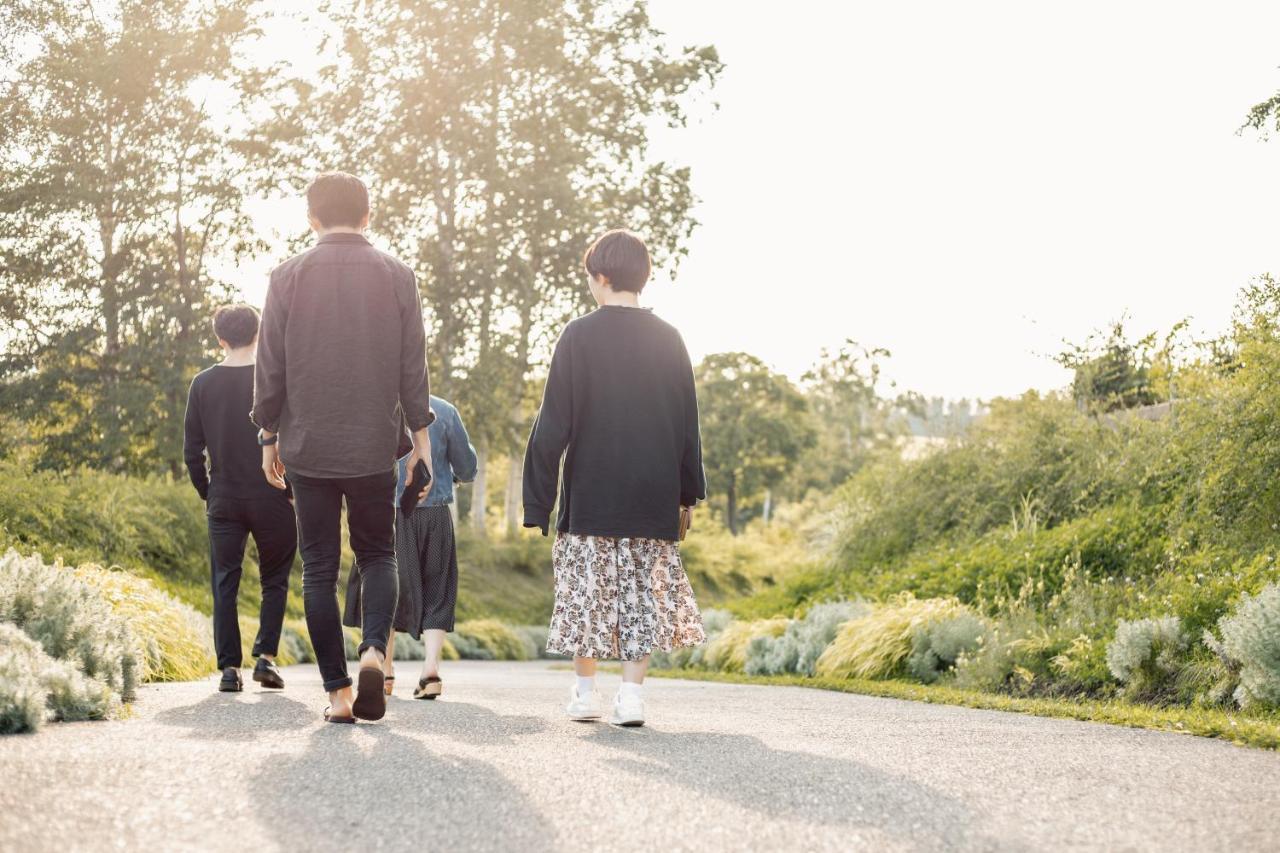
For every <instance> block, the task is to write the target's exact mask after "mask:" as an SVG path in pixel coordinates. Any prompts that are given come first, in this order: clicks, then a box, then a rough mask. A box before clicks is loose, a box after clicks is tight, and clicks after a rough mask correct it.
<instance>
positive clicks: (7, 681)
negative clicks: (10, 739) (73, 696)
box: [0, 622, 47, 734]
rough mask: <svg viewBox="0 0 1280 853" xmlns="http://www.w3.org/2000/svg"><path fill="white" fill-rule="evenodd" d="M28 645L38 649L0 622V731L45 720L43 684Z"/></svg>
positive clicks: (29, 728) (16, 629)
mask: <svg viewBox="0 0 1280 853" xmlns="http://www.w3.org/2000/svg"><path fill="white" fill-rule="evenodd" d="M32 646H34V647H35V650H36V651H40V646H39V644H38V643H36V642H35V641H34V640H32V639H30V638H29V637H28V636H27V635H26V634H24V633H23V632H22V629H20V628H19V627H18V626H16V625H12V624H8V623H4V622H0V734H14V733H17V732H32V731H35V730H36V729H38V728H40V725H41V724H42V723H43V722H44V720H45V716H46V711H45V703H44V687H43V686H42V685H41V684H40V676H39V672H38V670H37V667H36V665H35V663H34V662H33V660H32V655H31V654H30V648H31V647H32ZM46 657H47V656H46Z"/></svg>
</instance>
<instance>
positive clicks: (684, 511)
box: [680, 506, 693, 542]
mask: <svg viewBox="0 0 1280 853" xmlns="http://www.w3.org/2000/svg"><path fill="white" fill-rule="evenodd" d="M692 529H693V510H691V509H689V507H687V506H682V507H680V541H681V542H683V541H684V537H685V536H686V535H687V534H688V533H689V531H690V530H692Z"/></svg>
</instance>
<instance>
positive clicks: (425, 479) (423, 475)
mask: <svg viewBox="0 0 1280 853" xmlns="http://www.w3.org/2000/svg"><path fill="white" fill-rule="evenodd" d="M429 485H431V472H430V471H428V470H427V463H425V462H423V461H422V460H421V459H419V460H418V464H417V465H415V466H413V479H412V480H410V481H409V483H408V485H406V486H405V487H404V493H403V494H402V495H400V510H401V511H402V512H404V513H405V514H406V515H407V514H408V513H411V512H413V508H414V507H416V506H417V505H418V495H420V494H422V490H423V489H425V488H426V487H427V486H429Z"/></svg>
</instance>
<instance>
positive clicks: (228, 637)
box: [206, 492, 298, 669]
mask: <svg viewBox="0 0 1280 853" xmlns="http://www.w3.org/2000/svg"><path fill="white" fill-rule="evenodd" d="M206 510H207V512H208V514H209V564H210V568H211V570H212V579H213V646H214V649H215V650H216V651H217V654H218V668H219V669H226V668H227V667H229V666H236V667H238V666H240V665H241V664H242V663H243V662H244V661H243V659H242V654H241V649H240V614H239V612H238V611H237V609H236V598H237V596H239V594H240V574H241V566H242V564H243V562H244V546H245V543H246V542H248V540H249V537H250V536H252V537H253V542H254V544H255V545H257V546H258V568H259V573H260V575H261V577H262V608H261V610H260V611H259V613H258V636H257V637H256V638H255V639H254V641H253V655H254V657H257V656H258V655H274V654H276V652H277V651H278V650H279V648H280V629H281V627H282V625H283V623H284V605H285V599H286V598H287V597H288V595H289V570H290V569H292V568H293V557H294V555H295V554H296V553H297V551H298V528H297V526H296V524H295V521H294V517H293V507H292V506H291V505H290V504H289V501H288V499H287V498H285V496H284V493H283V492H282V493H281V494H280V496H279V497H267V498H231V497H218V496H216V495H211V496H210V497H209V503H208V505H207V507H206Z"/></svg>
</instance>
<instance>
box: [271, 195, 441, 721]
mask: <svg viewBox="0 0 1280 853" xmlns="http://www.w3.org/2000/svg"><path fill="white" fill-rule="evenodd" d="M307 213H308V217H309V220H310V223H311V227H312V229H313V230H314V231H315V232H316V234H317V235H318V236H319V239H318V240H317V242H316V244H315V245H314V246H313V247H312V248H310V249H308V250H307V251H305V252H303V253H302V254H300V255H296V256H294V257H292V258H290V259H289V260H287V261H285V262H284V263H282V264H281V265H280V266H278V267H276V268H275V269H274V270H272V272H271V283H270V286H269V287H268V289H267V299H266V305H265V307H264V308H263V312H262V327H261V331H260V332H259V336H258V353H257V367H256V372H255V374H254V393H253V412H252V416H253V421H254V423H256V424H257V425H258V426H259V427H260V428H261V430H260V432H259V439H258V440H259V443H261V444H262V445H263V448H262V467H263V472H264V474H265V475H266V477H267V480H268V482H270V483H271V484H272V485H274V486H276V487H277V488H280V489H283V488H284V487H285V481H284V474H285V471H286V469H287V471H288V476H289V482H290V483H291V484H292V486H293V493H294V499H295V504H296V510H297V515H298V534H299V536H298V538H299V548H300V550H301V552H302V590H303V603H304V606H305V609H306V615H307V630H308V632H309V633H310V634H311V642H312V645H313V646H315V651H316V662H317V663H318V664H319V666H320V674H321V676H322V677H323V679H324V689H325V690H327V691H329V706H330V707H329V709H328V710H327V711H326V712H325V716H326V719H328V720H329V721H330V722H352V721H354V719H355V717H360V718H362V719H371V720H376V719H380V718H381V717H382V716H383V714H384V713H385V711H386V697H385V695H384V693H383V690H382V657H383V655H384V654H385V652H386V647H387V636H388V632H389V631H390V629H391V622H392V616H393V615H394V613H395V608H396V594H397V583H398V582H397V571H396V557H395V493H396V445H397V443H398V440H399V436H400V428H401V421H400V418H401V412H402V411H403V415H404V419H405V421H406V422H407V423H408V426H409V430H410V432H411V433H412V434H413V444H414V450H413V457H412V458H411V459H410V464H409V470H410V471H413V470H414V463H416V461H417V460H418V459H421V460H423V462H425V463H426V465H427V467H428V469H429V468H430V465H431V446H430V439H429V438H428V435H427V427H428V426H429V425H430V423H431V421H432V420H433V419H434V415H433V414H432V412H431V408H430V403H429V396H430V391H429V388H428V382H427V369H426V335H425V331H424V326H423V319H422V301H421V297H420V296H419V294H418V287H417V283H416V281H415V278H414V275H413V272H412V271H411V270H410V269H409V268H408V267H407V266H405V265H404V264H403V263H401V262H400V261H399V260H397V259H396V258H394V257H392V256H391V255H389V254H387V253H385V252H381V251H379V250H377V249H375V248H374V247H373V246H372V245H370V243H369V241H368V240H366V239H365V237H364V233H363V232H364V230H365V228H367V227H368V224H369V193H368V190H367V189H366V188H365V186H364V184H363V183H362V182H361V181H360V179H359V178H356V177H354V176H353V175H348V174H345V173H341V172H330V173H326V174H323V175H320V176H319V177H317V178H316V179H315V181H313V182H312V184H311V186H310V187H309V188H308V189H307ZM277 442H278V443H277ZM411 485H412V486H413V487H414V488H416V489H422V488H424V487H425V486H426V483H416V482H415V483H411ZM344 499H345V500H346V504H347V526H348V531H349V533H350V537H351V548H352V550H353V551H355V554H356V558H357V560H358V561H359V564H360V567H361V583H362V588H361V595H360V600H361V602H362V603H363V610H364V614H363V615H364V619H363V637H362V642H361V643H360V669H359V676H358V678H359V683H358V688H359V689H358V692H357V693H356V694H355V695H354V696H353V695H352V689H351V684H352V682H351V678H350V676H349V675H348V674H347V663H346V655H345V653H344V648H343V640H342V627H341V622H340V617H339V613H338V598H337V585H338V573H339V554H340V547H341V533H340V530H339V524H340V519H341V511H342V502H343V500H344Z"/></svg>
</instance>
